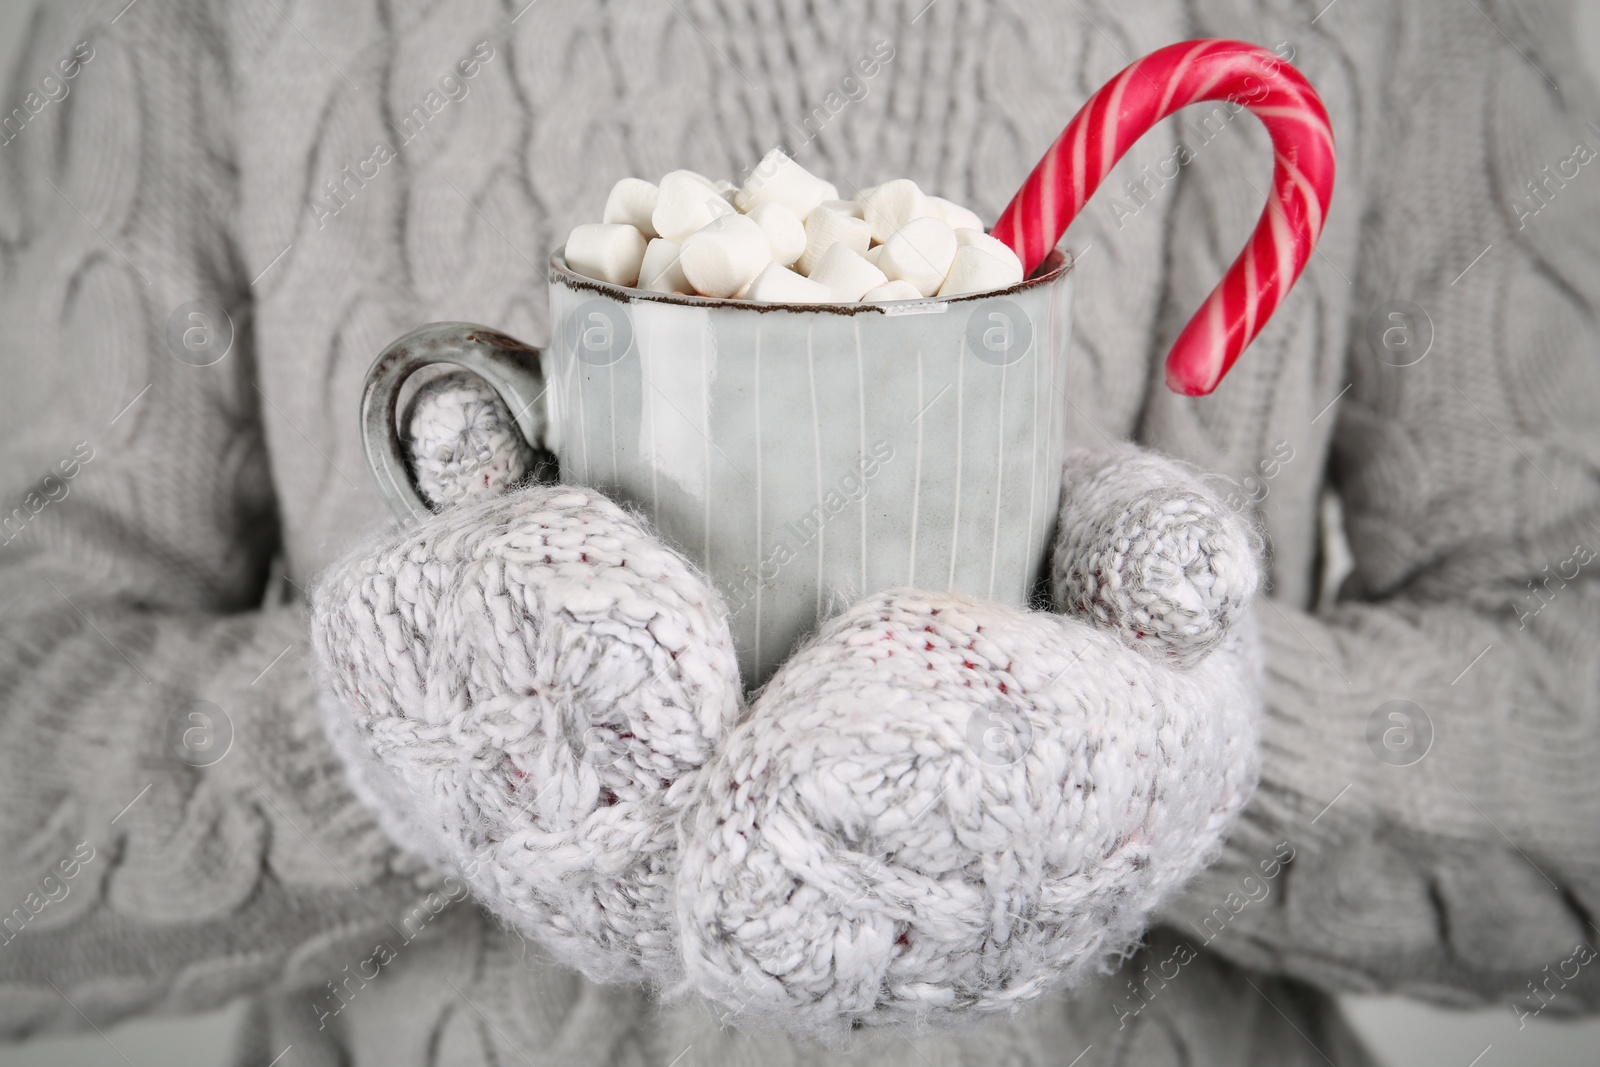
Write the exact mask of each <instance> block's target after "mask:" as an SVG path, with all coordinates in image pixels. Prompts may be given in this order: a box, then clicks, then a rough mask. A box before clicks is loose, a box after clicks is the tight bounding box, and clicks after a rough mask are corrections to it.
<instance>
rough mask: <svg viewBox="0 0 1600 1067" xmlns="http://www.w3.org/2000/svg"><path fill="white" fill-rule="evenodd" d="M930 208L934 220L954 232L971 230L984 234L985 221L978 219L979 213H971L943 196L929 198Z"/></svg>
mask: <svg viewBox="0 0 1600 1067" xmlns="http://www.w3.org/2000/svg"><path fill="white" fill-rule="evenodd" d="M928 208H929V210H930V212H931V214H932V215H933V217H934V218H936V219H938V220H939V221H940V222H942V223H944V224H945V225H946V226H948V227H950V228H951V229H952V230H960V229H971V230H977V231H978V232H979V233H982V232H983V220H982V219H980V218H978V214H977V212H975V211H969V210H967V209H966V208H964V207H962V206H961V205H960V204H956V203H952V202H951V201H949V200H946V199H945V198H944V197H942V196H930V197H928Z"/></svg>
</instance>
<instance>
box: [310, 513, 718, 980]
mask: <svg viewBox="0 0 1600 1067" xmlns="http://www.w3.org/2000/svg"><path fill="white" fill-rule="evenodd" d="M313 637H314V641H315V644H316V648H317V653H318V655H319V657H320V660H321V663H322V667H323V673H324V678H325V684H324V689H325V694H324V705H325V711H326V716H327V726H328V732H329V735H330V737H331V738H332V740H333V743H334V745H335V747H336V748H337V749H338V750H339V752H340V755H341V757H342V758H343V760H344V762H345V764H346V766H347V767H348V769H349V771H350V775H351V778H352V782H353V785H354V787H355V788H356V789H357V790H358V791H359V792H360V794H361V795H362V796H363V799H364V800H366V802H367V803H368V804H369V805H371V806H372V807H374V808H375V810H376V811H377V813H378V815H379V817H380V819H381V820H382V822H383V825H384V827H385V829H386V830H387V831H388V832H389V833H390V834H391V835H393V836H394V837H395V838H396V840H398V841H399V842H400V843H401V844H403V845H406V846H407V847H410V848H412V849H413V850H415V851H417V852H419V853H421V854H422V855H424V856H426V857H427V858H429V859H431V860H433V861H434V862H436V863H438V864H441V865H442V866H444V867H445V868H446V869H448V870H453V871H454V872H456V873H458V874H460V875H461V876H462V877H463V878H464V879H465V880H466V881H467V883H468V884H469V885H470V886H471V888H472V889H473V891H474V893H475V895H476V896H477V897H478V898H479V900H480V901H482V902H483V903H484V904H485V905H487V906H488V907H489V908H490V909H491V910H493V911H494V912H496V913H497V914H498V915H499V916H501V917H502V918H503V919H505V920H506V921H507V922H509V923H510V924H512V925H513V926H514V927H516V928H518V929H519V930H521V931H524V932H527V933H529V934H531V935H534V936H536V937H537V938H538V939H539V940H540V941H542V942H543V943H544V944H545V945H546V946H547V947H548V948H549V949H550V951H551V952H552V953H553V954H554V955H556V956H557V957H558V958H560V959H561V961H562V962H564V963H566V964H568V965H570V966H572V967H574V968H576V969H577V970H579V971H581V972H582V973H583V974H585V975H586V976H587V977H589V978H591V979H593V980H595V981H625V980H641V979H642V980H647V981H653V982H658V983H663V984H666V983H670V982H672V981H674V980H675V979H676V977H677V975H678V973H679V971H680V969H681V963H680V962H679V959H680V957H679V952H678V947H677V935H676V933H675V932H674V930H675V923H674V920H673V917H672V887H673V882H674V878H675V875H676V870H677V866H678V854H677V845H676V825H675V823H676V820H677V819H678V817H679V815H680V814H681V813H682V812H683V811H684V810H685V809H686V808H687V806H688V805H689V804H690V803H691V801H692V799H693V797H694V796H695V794H696V792H697V789H698V776H699V774H700V772H701V768H702V767H703V765H704V764H705V763H706V762H707V761H708V760H709V759H710V757H711V755H712V751H713V746H714V745H715V744H716V742H717V740H718V739H719V738H720V737H721V736H722V735H723V734H724V733H725V732H726V731H727V730H728V729H730V728H731V726H732V724H733V722H734V720H735V718H736V717H737V714H738V709H739V694H740V690H739V677H738V668H737V664H736V660H735V657H734V650H733V644H732V641H731V638H730V636H729V632H728V627H727V621H726V616H725V612H724V609H723V606H722V604H721V601H720V599H719V598H718V597H717V595H716V593H715V592H714V591H712V589H711V588H710V587H709V586H708V585H707V584H706V582H705V581H704V580H703V579H702V578H701V577H700V575H699V574H697V573H696V572H695V571H694V569H693V568H692V567H691V566H690V565H689V564H688V563H687V562H685V561H684V560H683V558H682V557H680V556H679V555H678V554H677V553H675V552H673V551H672V550H671V549H669V548H668V547H666V546H665V545H663V544H662V543H661V542H660V541H659V540H657V539H656V538H655V537H654V536H652V535H651V534H650V533H649V531H648V530H647V529H646V528H645V527H644V525H643V524H642V523H641V522H640V521H639V520H638V519H636V518H635V517H634V516H632V515H629V514H628V513H626V512H624V511H623V510H622V509H621V508H619V507H617V506H616V505H615V504H613V503H612V502H611V501H610V500H608V499H606V498H605V497H604V496H602V495H601V494H599V493H597V492H595V491H593V490H591V489H586V488H579V487H570V486H551V485H536V486H532V487H529V488H524V489H519V490H516V491H513V492H512V493H510V494H508V495H505V496H496V497H491V498H489V499H487V500H477V501H474V502H469V503H466V504H462V505H460V506H457V507H453V508H450V509H448V510H446V511H444V512H442V513H440V514H436V515H433V516H430V517H428V518H427V519H425V520H424V521H422V522H421V523H419V524H417V525H415V526H411V527H409V528H406V529H403V530H400V531H398V532H395V533H392V534H390V535H388V536H386V537H385V538H384V539H383V540H382V541H381V542H380V543H378V544H377V545H375V546H369V547H366V548H364V549H362V550H361V551H359V552H357V553H355V554H352V555H351V556H349V557H347V558H345V559H344V560H342V561H340V562H339V563H337V564H335V565H334V566H333V567H332V568H331V569H330V571H329V572H328V573H327V575H326V576H325V577H324V578H323V580H322V582H321V584H320V586H319V587H318V588H317V590H316V592H315V596H314V601H313Z"/></svg>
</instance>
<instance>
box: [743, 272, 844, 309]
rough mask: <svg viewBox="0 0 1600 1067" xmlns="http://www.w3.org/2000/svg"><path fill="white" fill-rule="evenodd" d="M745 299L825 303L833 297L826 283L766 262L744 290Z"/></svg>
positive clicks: (788, 302)
mask: <svg viewBox="0 0 1600 1067" xmlns="http://www.w3.org/2000/svg"><path fill="white" fill-rule="evenodd" d="M740 295H741V296H743V297H744V298H745V299H746V300H767V301H771V302H773V303H778V304H825V303H827V302H829V301H830V300H832V299H833V294H832V293H831V292H829V291H828V287H827V286H826V285H823V284H821V283H820V282H814V281H812V280H811V279H810V278H802V277H801V276H800V275H798V274H796V273H795V272H794V271H792V270H790V269H789V268H788V267H784V266H781V265H780V264H777V263H768V264H767V265H766V266H765V267H763V268H761V273H760V274H757V275H756V279H755V281H753V282H751V283H750V284H749V286H748V287H746V289H745V291H744V292H743V293H742V294H740Z"/></svg>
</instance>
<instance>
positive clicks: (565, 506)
mask: <svg viewBox="0 0 1600 1067" xmlns="http://www.w3.org/2000/svg"><path fill="white" fill-rule="evenodd" d="M463 395H465V394H463V393H461V392H460V391H459V390H458V389H457V388H456V387H454V386H447V387H441V389H439V390H438V391H436V392H433V393H429V394H426V395H424V396H422V397H421V401H420V403H419V406H418V407H417V409H416V413H415V415H414V416H413V419H412V425H413V426H416V425H418V424H419V422H420V424H422V425H426V426H428V427H430V430H429V432H430V433H431V434H432V435H433V436H431V437H430V438H429V440H430V441H433V440H443V439H452V440H454V439H460V440H466V439H467V437H466V436H464V435H465V434H466V433H467V430H468V429H471V431H472V432H473V433H478V434H480V435H486V436H483V437H481V439H482V440H485V441H497V442H499V443H498V444H491V445H489V446H487V447H488V448H489V450H490V452H493V450H494V449H496V448H502V449H503V448H505V447H509V445H508V444H507V443H506V441H505V439H504V438H503V437H502V436H500V429H499V428H497V427H496V426H495V425H494V420H495V419H496V418H498V419H501V420H506V419H507V418H508V416H507V415H506V414H505V413H504V411H503V410H498V411H496V410H493V409H489V410H488V412H487V414H485V412H484V411H482V410H478V409H477V408H475V407H474V406H473V404H471V403H468V404H462V403H461V399H460V398H461V397H462V396H463ZM503 428H504V429H505V430H506V431H507V433H509V436H510V437H515V434H514V432H510V430H509V427H503ZM412 444H413V448H415V447H416V441H413V443H412ZM457 455H458V457H459V458H458V459H454V460H446V461H444V462H443V463H441V464H440V466H439V468H438V470H437V473H436V482H435V484H436V485H438V486H446V485H454V486H456V487H457V490H458V491H459V496H460V497H467V498H476V499H469V500H468V502H467V503H463V504H461V505H459V506H455V507H448V508H446V509H445V510H444V511H443V512H441V513H439V514H436V515H434V516H432V517H430V518H428V519H426V520H424V521H423V522H421V523H419V524H418V525H416V526H414V527H411V528H408V529H404V530H400V531H397V532H394V533H391V534H389V535H387V536H386V537H385V538H384V539H383V541H382V542H381V543H380V544H379V545H378V546H376V547H375V548H374V547H370V546H369V547H367V548H364V549H362V550H360V551H358V552H356V553H354V554H352V555H351V556H349V557H347V558H346V559H345V560H343V561H342V562H341V563H339V564H338V565H336V566H335V567H334V568H332V570H331V572H330V573H329V574H328V575H327V577H326V578H325V580H324V582H323V583H322V585H321V586H320V587H319V589H318V590H317V592H316V595H315V598H314V611H315V620H314V634H315V640H316V644H317V649H318V653H319V655H320V657H321V659H322V662H323V664H324V666H325V671H326V676H327V687H328V689H329V690H330V692H331V693H332V694H333V696H334V697H335V698H336V699H332V700H329V701H328V702H327V714H328V715H329V719H330V721H329V732H330V736H332V737H333V738H334V742H335V745H336V747H337V748H338V749H339V751H340V753H341V756H342V758H343V759H344V760H345V761H346V762H347V764H348V765H349V766H350V769H351V774H352V778H353V779H354V780H355V782H356V787H357V788H358V789H359V790H360V791H361V793H362V796H363V799H365V800H366V801H367V802H368V803H370V804H372V805H373V806H374V807H375V808H376V809H377V810H378V811H379V812H380V813H381V814H382V816H383V818H384V820H385V827H386V829H388V830H389V831H390V832H391V833H393V834H394V835H395V836H396V838H397V839H398V840H401V841H402V842H404V843H406V844H408V845H410V846H411V847H413V848H415V849H417V850H418V851H420V852H422V853H423V854H424V855H426V856H429V857H430V858H434V859H435V860H436V861H438V862H441V863H443V864H445V865H446V866H448V867H450V868H452V869H454V870H456V871H458V872H459V873H461V874H462V876H463V877H464V878H466V880H467V881H468V882H469V884H470V885H471V886H472V887H473V889H474V891H475V893H476V894H477V895H478V896H479V898H480V899H481V900H482V901H483V902H484V903H485V904H486V905H487V906H488V907H490V908H491V909H492V910H493V911H494V912H495V913H496V914H498V915H500V916H501V917H502V918H504V919H505V920H506V921H507V922H509V923H511V924H512V925H513V926H515V927H516V928H518V929H519V930H522V931H525V932H527V933H529V934H531V935H533V936H536V937H537V938H538V939H540V940H541V941H542V942H543V943H544V944H546V945H547V946H549V948H550V950H551V951H552V952H553V953H554V954H555V955H556V956H557V957H558V958H560V959H561V960H562V961H563V962H565V963H567V964H568V965H570V966H572V967H574V968H576V969H578V970H580V971H581V972H583V973H584V974H585V975H587V976H588V977H590V978H592V979H594V980H597V981H630V980H632V981H646V982H648V983H650V984H652V985H654V986H655V987H657V988H658V989H659V990H660V991H662V992H663V993H664V994H666V995H667V996H669V997H671V998H677V997H682V996H686V995H694V994H698V995H703V996H705V997H708V998H710V999H711V1000H713V1001H715V1002H717V1003H718V1004H720V1005H722V1006H723V1007H724V1008H726V1009H727V1011H726V1012H725V1014H724V1017H725V1018H730V1019H732V1020H734V1021H736V1022H738V1021H761V1022H766V1023H770V1024H773V1025H776V1026H779V1027H782V1028H785V1029H788V1030H791V1031H803V1032H808V1033H811V1034H813V1035H815V1036H818V1037H820V1038H822V1039H823V1040H825V1041H830V1042H836V1041H838V1040H839V1039H841V1038H842V1037H843V1036H844V1035H845V1034H846V1033H848V1032H849V1030H850V1029H852V1028H856V1027H860V1026H884V1025H896V1024H911V1025H916V1026H920V1025H925V1024H951V1023H957V1022H960V1021H962V1020H966V1019H970V1018H973V1017H975V1016H978V1015H985V1014H992V1013H1002V1012H1009V1011H1013V1010H1015V1009H1017V1008H1019V1007H1020V1006H1022V1005H1023V1004H1025V1003H1026V1002H1028V1001H1030V1000H1032V999H1034V998H1036V997H1038V996H1040V995H1042V994H1044V993H1046V992H1049V991H1050V990H1053V989H1056V988H1059V987H1062V986H1072V985H1075V984H1077V983H1078V982H1080V981H1082V980H1083V979H1084V978H1086V977H1088V976H1089V975H1090V974H1092V973H1093V972H1094V971H1095V970H1096V969H1097V968H1104V967H1106V966H1107V965H1110V964H1113V963H1115V962H1116V961H1117V960H1118V959H1119V958H1120V957H1121V956H1123V955H1124V954H1126V953H1127V952H1129V951H1131V949H1132V948H1133V946H1134V945H1135V944H1136V943H1137V941H1138V939H1139V937H1140V935H1141V933H1142V931H1143V929H1144V927H1145V925H1146V923H1147V922H1148V921H1149V918H1150V916H1151V914H1152V912H1153V911H1154V910H1155V909H1156V908H1157V907H1158V906H1159V905H1160V904H1161V903H1162V901H1164V900H1165V899H1167V898H1168V897H1169V896H1170V895H1171V894H1172V893H1173V892H1174V891H1175V890H1176V889H1178V888H1179V887H1181V886H1182V885H1183V884H1184V883H1185V882H1186V881H1188V880H1189V879H1190V878H1191V877H1192V876H1193V875H1194V874H1195V873H1196V872H1197V871H1199V870H1200V869H1201V867H1203V866H1204V865H1205V864H1206V863H1207V862H1209V861H1210V859H1211V858H1212V857H1213V856H1214V855H1215V853H1216V852H1217V850H1218V849H1219V848H1220V845H1221V842H1222V840H1223V838H1224V837H1225V835H1226V833H1227V831H1228V829H1229V827H1230V826H1231V824H1232V822H1233V820H1234V818H1235V816H1236V815H1237V814H1238V812H1239V811H1240V809H1241V808H1242V807H1243V805H1244V803H1245V801H1246V800H1247V799H1248V797H1249V795H1250V793H1251V791H1252V790H1253V788H1254V785H1255V781H1256V777H1257V774H1258V769H1259V767H1258V763H1259V756H1258V746H1257V732H1258V720H1259V717H1260V714H1261V703H1260V696H1259V693H1260V687H1259V679H1260V671H1261V663H1260V654H1259V647H1258V638H1257V635H1256V631H1255V621H1254V617H1253V615H1252V613H1251V612H1250V610H1249V602H1250V600H1251V598H1252V597H1253V596H1254V594H1255V592H1256V588H1257V586H1258V584H1259V581H1260V567H1259V563H1258V562H1257V556H1256V551H1255V546H1254V544H1253V542H1252V539H1251V537H1250V532H1249V530H1248V528H1247V527H1246V525H1245V523H1244V522H1243V521H1242V520H1241V519H1240V517H1239V516H1238V515H1236V514H1235V513H1233V512H1231V511H1230V510H1228V509H1227V508H1226V507H1225V506H1224V505H1223V504H1222V503H1221V501H1220V500H1219V499H1218V498H1217V497H1216V495H1214V494H1213V493H1211V492H1210V491H1209V490H1208V489H1207V488H1206V487H1205V485H1204V484H1203V482H1202V481H1201V479H1200V477H1199V476H1198V474H1197V473H1196V472H1194V471H1192V470H1190V469H1188V468H1186V467H1184V466H1183V465H1181V464H1178V463H1175V462H1173V461H1170V460H1167V459H1164V458H1162V457H1159V456H1155V455H1153V454H1149V453H1144V452H1139V451H1137V450H1131V449H1130V450H1129V451H1128V452H1127V453H1126V454H1120V453H1107V454H1101V453H1075V454H1073V456H1072V457H1071V458H1070V459H1069V462H1068V464H1067V470H1066V472H1065V474H1064V477H1065V485H1064V490H1065V495H1064V503H1063V507H1062V511H1061V517H1060V532H1059V535H1058V539H1057V543H1056V546H1055V550H1054V559H1053V561H1052V566H1051V571H1050V574H1051V579H1052V589H1053V592H1054V595H1055V598H1056V600H1057V603H1058V604H1059V606H1060V608H1061V610H1062V611H1063V612H1066V613H1067V614H1057V613H1052V612H1036V611H1035V612H1024V611H1017V610H1014V609H1012V608H1009V607H1006V606H1003V605H1000V604H996V603H991V602H987V601H983V600H978V599H974V598H971V597H965V596H957V595H952V594H945V593H933V592H925V591H917V590H891V591H888V592H884V593H880V594H877V595H874V596H871V597H869V598H867V599H866V600H864V601H862V602H860V603H858V604H857V605H855V606H854V607H853V608H851V609H850V610H848V611H845V612H844V613H842V614H840V615H838V616H836V617H834V618H833V619H830V620H828V621H827V622H826V623H825V624H823V625H822V626H821V628H820V630H819V632H818V633H816V634H815V635H813V636H812V638H810V639H809V640H808V641H807V642H806V643H805V644H804V645H803V646H802V647H801V648H799V649H798V650H797V651H796V652H795V653H794V655H793V656H791V658H790V659H789V660H788V661H787V662H786V663H785V664H784V666H783V667H782V668H780V670H779V671H778V672H777V674H776V675H774V677H773V678H772V680H771V681H770V682H769V683H768V684H767V685H766V686H765V687H764V688H763V689H762V690H761V691H760V692H759V693H757V694H756V695H755V697H754V698H753V699H752V701H751V703H750V706H749V707H748V709H741V708H740V698H739V693H740V685H739V678H738V673H737V667H736V664H735V659H734V655H733V649H732V645H731V641H730V638H729V634H728V629H727V624H726V619H725V609H724V607H723V604H722V601H721V600H720V598H719V597H718V596H717V594H716V593H715V591H714V590H712V588H711V587H710V586H709V585H708V584H707V582H706V581H705V579H704V577H703V576H702V575H700V574H699V573H698V572H696V570H695V569H694V568H693V567H692V566H691V565H690V564H689V563H688V562H687V561H685V560H684V559H683V558H682V557H680V556H678V555H677V554H676V553H675V552H673V551H672V550H670V549H669V548H667V547H666V546H665V545H663V544H662V543H661V542H659V541H658V540H656V539H655V538H654V537H653V536H652V535H651V534H650V532H649V531H648V529H647V528H646V526H645V524H644V523H643V521H642V520H640V519H639V518H638V517H636V516H633V515H630V514H628V513H626V512H624V511H623V510H622V509H620V508H618V507H617V506H616V505H614V504H612V503H611V502H610V501H608V500H606V499H605V498H604V497H602V496H600V495H599V494H597V493H595V492H594V491H592V490H588V489H583V488H576V487H567V486H548V485H535V486H531V487H525V488H521V489H514V490H512V491H511V492H510V493H508V494H506V495H493V494H494V492H495V489H496V486H495V485H494V484H493V480H492V479H491V480H490V481H489V482H483V480H482V479H481V477H478V476H476V475H473V476H462V475H461V472H460V470H459V468H460V466H461V465H463V464H467V463H472V464H475V465H477V467H476V468H475V469H479V470H481V467H482V465H483V464H484V463H485V462H487V461H489V460H493V461H494V462H503V461H504V457H503V456H500V457H494V456H488V457H486V456H485V455H484V454H483V453H482V452H481V451H479V450H475V449H458V450H457ZM419 469H421V465H420V464H419ZM500 469H509V468H506V467H501V468H500ZM457 490H448V491H447V492H457Z"/></svg>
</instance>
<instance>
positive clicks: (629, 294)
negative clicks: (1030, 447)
mask: <svg viewBox="0 0 1600 1067" xmlns="http://www.w3.org/2000/svg"><path fill="white" fill-rule="evenodd" d="M566 251H567V247H566V245H562V246H561V247H560V248H557V249H556V250H555V251H554V252H552V253H550V279H549V280H550V282H551V283H552V284H554V283H555V282H556V281H558V280H559V281H560V282H561V284H563V285H565V286H566V287H567V288H569V289H580V290H581V289H587V290H590V291H592V292H596V293H600V294H601V295H602V296H608V297H610V298H611V299H613V300H621V301H629V302H634V301H643V302H647V303H653V304H677V305H680V306H684V307H705V308H742V309H747V310H750V311H763V312H765V311H812V312H826V313H828V314H832V315H860V314H862V313H863V312H874V311H875V312H877V313H878V314H880V315H896V314H901V315H904V314H916V313H919V312H930V311H933V310H935V309H942V308H943V307H944V306H945V305H948V304H958V303H963V302H970V301H977V300H992V299H994V298H995V297H1001V296H1009V295H1011V294H1013V293H1020V292H1023V291H1025V290H1028V289H1034V288H1037V287H1040V286H1044V285H1049V284H1050V283H1052V282H1054V281H1056V280H1058V279H1060V278H1062V277H1064V276H1066V275H1068V274H1070V273H1071V272H1072V268H1073V267H1074V266H1075V265H1076V263H1077V261H1076V259H1075V258H1074V257H1073V255H1072V254H1071V253H1070V252H1067V251H1065V250H1063V249H1060V248H1054V249H1051V250H1050V254H1049V255H1048V256H1046V257H1045V259H1044V262H1043V263H1041V264H1040V265H1039V268H1038V270H1036V271H1035V273H1034V276H1033V277H1031V278H1024V279H1022V281H1020V282H1018V283H1017V284H1015V285H1009V286H1007V287H1006V288H1004V289H990V290H986V291H985V292H981V293H962V294H961V295H960V296H947V297H943V298H941V297H937V296H924V297H918V298H917V299H916V300H878V301H873V302H870V303H854V304H845V303H837V302H832V303H830V302H823V303H817V304H786V303H781V302H776V301H770V300H739V299H735V298H733V297H714V296H690V295H687V294H684V293H654V292H650V291H648V290H645V289H636V288H633V287H632V286H627V285H616V284H614V283H612V282H603V281H600V280H599V279H597V278H590V277H586V276H585V275H582V274H579V273H577V272H576V271H574V270H573V269H572V268H571V267H568V266H567V261H566ZM1039 271H1043V273H1039Z"/></svg>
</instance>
